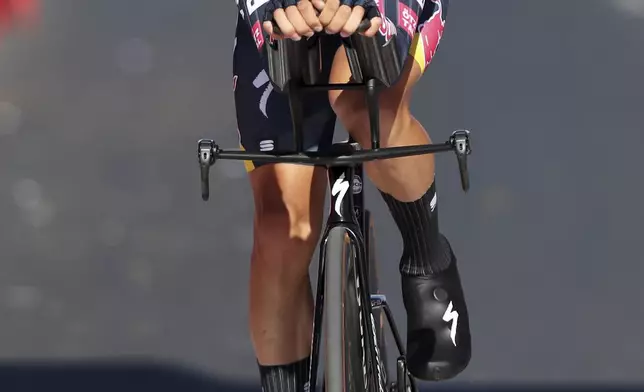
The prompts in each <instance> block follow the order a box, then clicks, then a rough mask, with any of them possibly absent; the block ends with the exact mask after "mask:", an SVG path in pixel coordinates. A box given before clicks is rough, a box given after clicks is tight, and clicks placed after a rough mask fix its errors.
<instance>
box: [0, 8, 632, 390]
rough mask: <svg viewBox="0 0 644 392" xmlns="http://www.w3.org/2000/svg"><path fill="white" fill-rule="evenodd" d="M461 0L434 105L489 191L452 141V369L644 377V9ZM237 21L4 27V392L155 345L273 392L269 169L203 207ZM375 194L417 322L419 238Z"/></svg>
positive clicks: (386, 250)
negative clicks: (262, 297) (262, 349)
mask: <svg viewBox="0 0 644 392" xmlns="http://www.w3.org/2000/svg"><path fill="white" fill-rule="evenodd" d="M452 3H453V4H452V8H451V10H450V14H449V17H448V22H447V27H446V31H445V35H444V37H443V41H442V44H441V48H440V50H439V52H438V55H437V57H436V58H435V60H434V63H433V65H432V67H431V68H430V70H429V71H428V73H427V75H426V76H425V77H424V79H423V80H422V81H421V83H420V85H419V86H418V87H417V89H416V96H415V100H414V103H413V108H414V111H415V113H416V114H417V117H418V118H419V120H421V121H422V122H423V124H425V125H426V126H427V128H428V129H430V130H431V134H432V136H433V138H434V139H435V140H442V139H446V138H447V137H448V136H449V134H450V133H451V132H452V130H454V129H456V128H463V127H464V128H468V129H471V131H472V135H473V143H474V144H473V148H474V152H473V155H472V158H471V176H472V188H471V191H470V192H469V193H468V194H464V193H463V192H461V190H460V188H459V179H458V170H457V166H456V162H455V160H454V158H453V156H451V155H445V156H440V157H439V158H438V165H439V166H438V187H439V188H438V189H439V200H440V201H439V204H440V208H441V222H440V224H441V227H442V229H443V230H444V232H445V233H446V235H447V236H448V237H449V238H450V239H451V241H452V243H453V245H454V247H455V249H456V252H457V255H458V257H459V260H460V267H461V274H462V278H463V281H464V284H465V289H466V295H467V298H468V304H469V308H470V313H471V324H472V333H473V339H474V343H473V344H474V348H473V350H474V351H473V358H472V362H471V364H470V366H469V367H468V369H467V370H466V371H465V372H464V373H463V374H462V376H460V377H459V378H458V379H457V380H455V381H451V382H447V383H444V384H443V385H444V386H448V385H451V384H454V385H457V384H459V385H474V384H476V385H478V384H479V383H494V384H500V383H513V384H517V385H523V386H527V385H531V384H532V383H535V382H549V383H578V382H595V381H596V382H606V383H635V384H638V383H640V384H641V383H642V382H644V376H643V375H642V372H641V369H642V367H643V366H644V343H642V338H641V336H642V331H644V310H643V307H642V305H641V303H642V301H643V300H644V286H643V285H642V284H641V279H642V278H641V277H642V276H643V275H644V256H643V255H642V250H641V249H642V238H644V236H643V235H644V223H643V222H644V209H643V208H642V206H641V201H642V200H644V186H643V185H642V179H643V177H642V174H641V169H642V167H644V164H643V163H642V157H641V151H640V150H641V148H642V146H644V133H643V132H642V129H643V125H642V124H644V118H643V117H644V115H642V110H641V109H642V102H644V88H642V86H643V83H644V79H643V77H642V71H641V70H642V69H643V67H644V51H642V50H641V42H642V39H644V12H643V11H642V5H643V3H644V2H641V1H640V0H632V1H628V0H624V1H615V0H611V1H609V0H568V1H556V0H542V1H527V0H524V1H518V0H487V1H480V0H460V1H458V0H454V1H453V2H452ZM235 18H236V15H235V6H234V3H233V2H232V1H205V0H181V1H179V0H174V1H171V0H137V1H125V0H111V1H97V0H94V1H87V0H56V1H45V2H44V4H43V14H42V19H41V21H40V23H39V24H38V25H37V26H34V27H32V28H29V29H28V28H18V29H16V30H14V31H12V32H10V33H9V34H8V35H6V36H4V41H3V42H1V43H0V363H1V364H0V384H2V383H5V384H3V385H9V386H12V388H14V389H11V388H3V387H1V386H0V388H2V390H3V391H5V390H11V391H13V390H21V391H22V390H25V391H27V390H29V391H31V390H32V389H29V388H28V387H27V385H31V384H29V383H30V382H35V381H34V380H35V379H38V380H40V383H41V384H43V385H44V386H46V384H49V383H50V382H54V381H51V380H60V379H61V377H63V378H64V376H60V377H58V376H56V374H58V373H56V369H59V368H60V369H63V370H64V369H67V370H69V369H71V370H70V372H71V373H70V374H76V373H73V372H74V370H73V369H75V367H74V366H76V365H72V364H78V366H77V368H79V369H81V370H83V369H84V370H86V371H87V372H85V373H83V372H80V373H78V374H85V376H83V377H85V378H84V379H83V378H82V377H81V376H78V375H73V376H71V377H69V378H68V379H69V380H72V381H73V382H77V381H78V382H81V381H79V380H81V379H83V380H87V379H91V380H101V377H100V374H102V375H103V376H104V380H106V381H105V382H100V381H98V385H95V386H93V387H91V388H89V387H88V388H85V387H82V388H81V387H79V388H80V389H79V390H90V389H91V390H99V389H100V388H99V387H104V388H106V390H108V389H107V388H108V386H107V385H110V384H109V382H116V381H115V380H117V379H119V378H118V377H116V376H110V374H111V373H109V372H110V371H114V372H117V373H118V372H119V371H121V370H123V369H126V370H124V371H125V373H126V374H131V375H135V376H136V374H139V375H140V374H152V373H154V374H156V373H155V372H156V371H157V370H158V369H157V368H154V369H156V370H150V369H151V367H154V366H153V365H150V364H149V363H148V362H146V361H148V359H147V358H154V359H155V360H156V361H161V362H162V363H170V364H179V365H181V366H182V367H184V368H186V369H191V371H196V372H200V373H199V374H202V373H203V374H206V375H207V376H208V377H211V378H214V379H217V380H220V381H217V382H218V383H219V384H217V383H211V384H208V382H210V381H203V382H204V383H206V384H199V382H201V381H194V380H193V381H194V382H196V383H197V384H199V385H201V386H195V385H197V384H194V385H193V384H190V385H191V386H187V385H188V384H182V385H183V387H182V388H179V387H178V388H179V389H181V390H199V391H201V390H227V389H230V390H232V389H234V386H235V385H237V386H238V389H239V388H242V387H240V386H239V385H248V386H249V387H248V388H250V389H252V388H255V387H253V385H256V384H255V383H256V382H257V374H256V373H257V370H256V366H255V361H254V355H253V352H252V347H251V345H250V342H249V339H248V330H247V320H248V318H247V314H246V311H247V309H246V306H247V299H248V298H247V293H246V291H247V275H248V259H249V255H250V247H251V240H252V231H251V230H252V227H251V224H252V211H253V207H252V203H251V195H250V189H249V184H248V181H247V180H246V176H245V172H244V169H243V167H242V165H241V163H227V162H221V163H218V164H217V165H216V166H215V168H214V173H213V175H212V183H213V184H212V198H211V201H210V202H208V203H204V202H202V201H201V199H200V195H199V179H198V166H197V162H196V156H195V147H196V145H195V141H196V140H197V139H198V138H200V137H212V138H215V139H216V140H217V141H218V142H219V143H220V144H221V145H223V146H231V147H233V146H235V145H236V143H237V133H236V131H235V128H236V127H235V117H234V107H233V100H232V81H231V79H232V75H231V68H232V59H231V53H232V47H233V42H232V39H233V32H234V23H235ZM340 136H342V135H340ZM367 192H368V195H369V196H368V199H367V200H368V205H369V208H370V209H372V210H373V211H374V213H375V215H376V219H377V224H376V226H377V235H378V238H379V243H378V252H379V256H380V264H381V266H380V268H381V279H382V280H383V282H382V286H383V290H384V292H385V293H386V294H387V295H388V297H389V298H390V301H391V302H392V304H393V306H394V312H395V314H396V315H397V318H398V319H399V327H400V328H401V329H403V330H404V327H405V324H404V313H403V308H402V303H401V299H400V293H399V282H398V281H399V279H398V272H397V264H398V259H399V256H400V252H401V248H400V247H401V241H400V238H399V236H398V234H397V233H396V229H395V227H394V225H393V221H392V220H391V219H390V218H389V216H388V215H387V211H386V207H385V205H384V203H383V202H382V201H381V200H380V199H379V197H378V195H377V193H376V192H374V189H373V187H367ZM313 269H315V268H313ZM105 358H107V359H108V360H109V361H112V362H113V363H115V365H114V366H112V365H105V366H106V368H107V370H96V369H103V368H101V366H102V365H96V367H92V366H93V365H88V364H87V363H91V362H87V361H89V360H90V359H105ZM124 358H128V360H131V361H143V365H140V367H139V368H137V369H139V370H138V373H137V370H136V369H135V370H132V369H130V370H127V369H129V368H127V366H125V365H123V363H125V362H122V361H123V360H125V359H124ZM68 361H72V362H68ZM112 362H110V363H112ZM128 363H129V362H128ZM137 363H139V362H137ZM3 364H4V365H3ZM38 364H41V365H38ZM67 365H69V366H67ZM137 366H138V365H137ZM164 366H165V365H164ZM88 368H89V370H88ZM135 368H136V366H135ZM43 369H44V370H43ZM92 369H93V370H92ZM110 369H111V370H110ZM114 369H116V370H114ZM119 369H120V370H119ZM141 369H143V370H141ZM146 369H147V370H146ZM164 369H165V368H164ZM32 371H33V372H32ZM101 371H103V373H101ZM128 371H130V373H127V372H128ZM173 371H174V370H173ZM39 372H40V373H39ZM92 372H94V373H92ZM106 372H107V373H106ZM146 372H147V373H146ZM161 373H163V371H161ZM52 374H53V375H52ZM61 374H63V375H64V374H66V373H65V371H62V373H61ZM119 374H121V373H119ZM182 374H183V373H182ZM44 375H49V376H47V377H50V378H47V377H45V376H44ZM175 376H176V375H175ZM175 376H172V377H170V376H167V377H166V378H163V377H165V376H163V377H161V376H160V378H156V379H155V380H156V381H155V382H156V384H155V385H157V386H156V387H152V386H150V388H151V389H150V390H166V389H163V388H170V386H172V385H175V384H173V382H179V381H176V379H177V377H178V378H181V377H180V376H176V377H175ZM43 377H44V378H43ZM57 377H58V378H57ZM94 377H97V378H94ZM173 377H174V378H173ZM199 377H201V376H199ZM199 377H197V378H198V379H199V380H201V378H199ZM204 377H205V376H204ZM135 378H136V377H135ZM148 379H149V378H148ZM8 380H9V381H11V382H9V383H8V384H6V383H7V382H8ZM44 380H50V381H44ZM107 380H109V382H108V381H107ZM172 380H175V381H172ZM204 380H205V379H204ZM221 380H223V381H221ZM72 381H69V382H72ZM193 381H191V382H193ZM12 382H13V384H12ZM73 382H72V383H73ZM95 382H97V381H95ZM128 383H129V381H128V382H125V384H127V385H128V386H131V385H130V384H128ZM70 385H71V384H70ZM74 385H76V384H74ZM146 385H148V384H146V383H145V382H143V381H142V384H141V385H139V386H137V389H135V390H139V391H140V390H146V389H145V388H144V386H146ZM177 385H179V384H177ZM204 385H205V386H204ZM20 388H26V389H20ZM97 388H98V389H97ZM109 388H111V389H109V390H117V389H118V388H116V387H114V385H112V386H111V387H109ZM115 388H116V389H115ZM191 388H192V389H191ZM199 388H204V389H199ZM33 390H36V389H33ZM37 390H40V389H37ZM50 390H51V389H50ZM67 390H71V389H69V387H67ZM101 390H102V389H101ZM118 390H123V389H118ZM168 390H169V389H168ZM240 390H241V389H240Z"/></svg>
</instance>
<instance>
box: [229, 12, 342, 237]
mask: <svg viewBox="0 0 644 392" xmlns="http://www.w3.org/2000/svg"><path fill="white" fill-rule="evenodd" d="M245 23H246V22H245V21H243V20H242V19H240V20H238V26H237V34H236V44H235V51H234V57H233V73H234V76H233V78H234V86H235V87H234V90H235V91H234V95H235V108H236V114H237V129H238V133H239V139H240V140H239V143H240V145H241V147H242V148H243V149H245V150H247V151H251V152H269V151H292V150H293V149H294V145H293V132H292V126H291V116H290V109H289V105H288V98H287V96H286V95H284V94H280V93H278V92H275V91H274V90H273V86H272V84H271V82H270V80H269V77H268V74H267V72H266V67H265V62H264V61H263V59H262V58H261V56H260V55H259V53H258V51H257V49H256V47H255V42H254V40H253V39H252V36H251V34H250V31H249V29H248V27H247V25H246V24H245ZM330 45H332V43H330ZM337 45H339V43H338V44H337ZM337 45H336V47H337ZM336 47H332V46H329V45H325V46H324V47H323V49H324V51H325V52H330V55H328V54H327V55H326V56H323V58H324V59H325V61H326V64H325V66H324V67H323V71H324V72H325V73H326V77H327V78H328V72H329V69H330V68H331V66H330V64H331V59H332V57H333V56H332V54H333V52H334V51H335V49H336ZM302 103H303V107H304V132H303V142H304V148H305V149H307V150H316V149H318V148H319V149H323V148H325V147H327V146H329V145H330V144H331V143H332V142H333V129H334V127H335V114H334V113H333V110H332V109H331V107H330V105H329V101H328V99H327V96H326V94H325V93H324V92H320V93H311V94H306V95H305V97H304V101H303V102H302ZM245 166H246V169H247V171H249V172H250V174H249V176H250V181H251V186H252V188H253V195H254V198H255V215H256V220H255V221H256V222H255V223H256V225H257V224H258V221H259V222H260V223H261V227H266V228H267V230H270V229H271V227H273V230H270V231H271V232H272V233H271V234H273V235H283V233H284V230H278V229H283V228H284V224H288V225H289V230H288V232H287V234H288V235H289V237H297V238H301V239H303V238H302V237H307V236H308V235H307V231H308V232H310V231H311V230H313V231H314V232H315V231H316V230H317V228H318V227H319V226H320V224H321V212H322V207H323V204H324V196H325V192H324V190H325V186H326V181H325V175H324V174H325V173H324V169H322V168H314V167H312V166H303V165H290V164H260V163H258V162H250V161H247V162H245ZM260 166H261V167H260ZM276 225H279V227H276ZM256 227H257V226H256ZM314 234H315V233H314Z"/></svg>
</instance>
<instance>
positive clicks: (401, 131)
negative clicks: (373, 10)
mask: <svg viewBox="0 0 644 392" xmlns="http://www.w3.org/2000/svg"><path fill="white" fill-rule="evenodd" d="M400 3H405V4H407V5H409V6H411V7H415V6H416V4H417V2H416V0H401V1H400ZM405 4H401V5H400V6H401V7H403V6H406V5H405ZM387 5H388V6H389V5H392V6H393V7H394V8H393V9H391V10H389V9H388V10H385V16H387V15H388V14H391V15H398V14H399V13H398V4H397V2H396V1H393V2H392V1H389V2H388V3H387ZM445 7H446V0H442V1H440V0H431V1H430V0H426V1H425V9H424V10H423V11H422V12H420V17H419V23H418V25H419V26H421V27H420V28H419V31H418V32H417V33H416V34H415V36H414V38H413V41H412V38H411V37H412V35H406V34H407V32H406V31H405V29H403V28H399V29H398V38H397V39H398V40H399V41H398V43H399V44H400V45H401V47H402V48H404V49H408V48H409V49H410V50H409V54H410V55H409V56H408V57H407V61H406V63H405V66H404V70H403V73H402V76H401V78H400V79H399V80H398V82H397V83H396V84H395V85H394V86H392V87H391V88H389V89H387V90H385V91H383V92H382V93H381V94H380V122H381V146H382V147H395V146H406V145H413V144H423V143H428V142H429V140H430V139H429V137H428V135H427V133H426V132H425V130H424V129H423V127H422V125H421V124H420V123H419V122H418V121H417V120H416V119H415V118H414V117H413V116H412V114H411V112H410V99H411V94H412V89H413V86H414V85H415V84H416V83H417V82H418V80H419V79H420V78H421V76H422V74H423V72H424V70H425V69H426V67H427V66H428V64H429V62H430V60H431V57H432V56H433V54H434V51H435V50H436V48H437V45H438V41H439V40H440V36H441V35H442V31H443V27H444V21H445V19H444V17H445ZM408 8H409V7H408ZM387 11H395V12H390V13H388V12H387ZM404 13H405V12H400V14H404ZM407 15H409V13H407ZM349 78H350V70H349V66H348V62H347V59H346V55H345V54H344V53H343V51H341V50H340V51H338V52H337V53H336V58H335V62H334V65H333V70H332V73H331V82H335V83H342V82H346V81H348V80H349ZM329 98H330V101H331V103H332V106H333V108H334V110H335V112H336V114H337V115H338V118H339V119H340V121H341V122H342V123H343V124H344V126H345V127H346V128H347V129H348V130H349V132H350V133H351V134H352V135H353V137H354V138H355V139H356V140H357V141H358V142H359V143H360V144H362V145H363V146H364V147H366V148H368V147H369V146H370V132H369V131H370V129H369V121H368V113H367V107H366V105H365V101H364V94H363V92H360V91H341V92H339V91H332V92H330V93H329ZM365 169H366V171H367V173H368V174H369V177H370V178H371V180H372V181H373V182H374V183H375V185H376V186H377V187H378V188H379V189H380V190H381V192H382V194H383V198H384V199H385V202H386V203H387V205H388V207H389V209H390V211H391V213H392V216H393V218H394V220H395V222H396V224H397V226H398V228H399V229H400V232H401V234H402V237H403V244H404V251H403V257H402V259H401V264H400V270H401V272H402V274H403V276H402V284H403V298H404V300H405V301H404V302H405V307H406V308H407V311H408V339H407V350H408V356H409V362H410V370H411V371H412V373H413V374H414V375H415V376H417V377H419V378H423V379H438V378H449V377H453V376H455V375H456V374H458V373H459V372H461V371H462V370H463V369H464V368H465V367H466V366H467V364H468V362H469V358H470V345H471V344H470V334H469V321H468V316H467V309H466V306H465V300H464V296H463V292H462V289H461V285H460V278H459V275H458V271H457V269H456V263H455V257H454V255H453V253H452V250H451V247H450V245H449V242H448V241H447V239H446V238H445V237H444V236H443V235H442V234H440V232H439V230H438V216H437V214H438V212H437V211H438V210H437V208H436V192H435V186H434V158H433V155H422V156H414V157H407V158H399V159H391V160H384V161H376V162H370V163H368V164H365ZM438 288H440V289H442V290H439V291H436V289H438ZM437 292H439V293H445V295H443V296H441V295H437V294H436V293H437ZM439 297H440V298H439ZM456 314H458V318H456V317H457V316H456ZM452 331H454V333H455V334H456V335H455V336H454V339H453V340H452V334H451V333H452Z"/></svg>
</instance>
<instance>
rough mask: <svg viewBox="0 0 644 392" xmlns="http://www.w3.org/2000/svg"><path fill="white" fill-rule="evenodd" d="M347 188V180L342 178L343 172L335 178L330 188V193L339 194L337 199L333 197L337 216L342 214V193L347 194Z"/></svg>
mask: <svg viewBox="0 0 644 392" xmlns="http://www.w3.org/2000/svg"><path fill="white" fill-rule="evenodd" d="M348 190H349V181H347V180H345V179H344V173H342V175H340V177H339V178H338V179H337V180H335V183H334V184H333V188H331V195H333V196H336V195H340V196H338V198H337V199H335V212H336V214H338V215H339V216H342V201H343V200H344V195H346V194H347V191H348Z"/></svg>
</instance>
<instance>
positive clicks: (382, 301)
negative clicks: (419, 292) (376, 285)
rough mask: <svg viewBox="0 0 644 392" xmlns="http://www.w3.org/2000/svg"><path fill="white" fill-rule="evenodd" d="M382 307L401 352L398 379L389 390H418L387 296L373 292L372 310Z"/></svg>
mask: <svg viewBox="0 0 644 392" xmlns="http://www.w3.org/2000/svg"><path fill="white" fill-rule="evenodd" d="M380 308H382V310H384V312H385V317H386V318H387V324H388V325H389V329H390V331H391V334H392V335H393V336H394V341H395V342H396V348H398V354H399V356H398V359H397V360H396V381H395V382H394V383H392V384H391V385H390V386H389V390H390V392H418V388H417V387H416V382H415V380H414V378H413V377H411V375H410V374H409V372H408V371H407V360H406V358H405V348H404V347H403V344H402V339H401V338H400V334H399V333H398V327H396V321H395V320H394V316H393V314H392V313H391V308H389V304H387V297H385V296H384V295H382V294H372V295H371V311H374V310H376V309H380ZM383 359H384V358H383Z"/></svg>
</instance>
